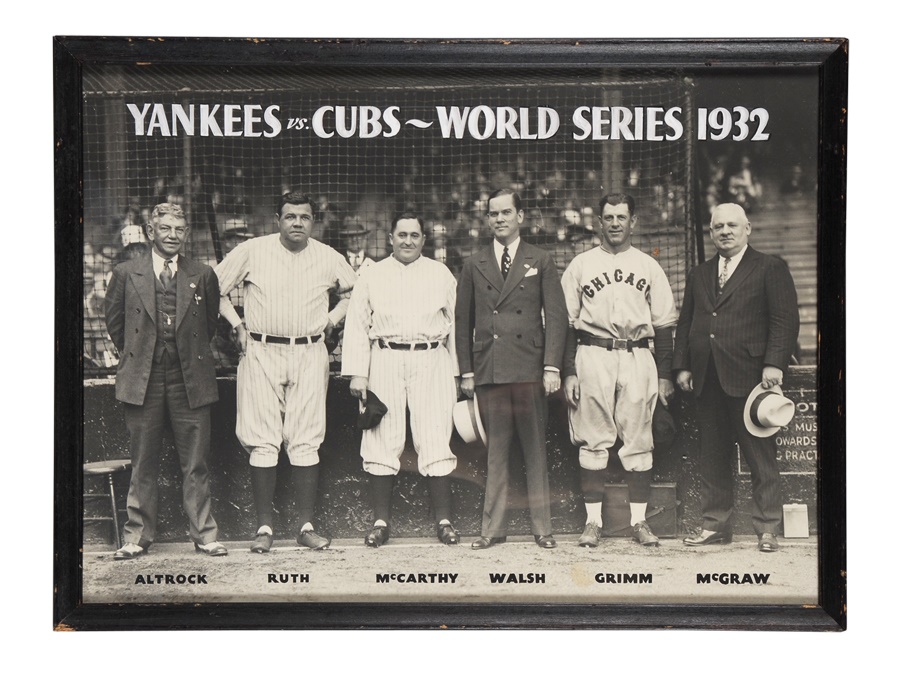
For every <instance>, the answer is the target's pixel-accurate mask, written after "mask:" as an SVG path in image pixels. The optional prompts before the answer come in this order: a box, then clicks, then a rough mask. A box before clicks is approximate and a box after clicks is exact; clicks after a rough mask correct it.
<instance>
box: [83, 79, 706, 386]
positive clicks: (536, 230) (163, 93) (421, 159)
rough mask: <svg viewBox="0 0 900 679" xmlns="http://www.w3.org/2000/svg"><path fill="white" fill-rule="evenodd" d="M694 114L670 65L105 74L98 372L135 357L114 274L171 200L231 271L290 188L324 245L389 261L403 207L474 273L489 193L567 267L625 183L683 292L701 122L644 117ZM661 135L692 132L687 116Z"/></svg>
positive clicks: (92, 110) (96, 296) (90, 323)
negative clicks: (589, 75) (667, 72)
mask: <svg viewBox="0 0 900 679" xmlns="http://www.w3.org/2000/svg"><path fill="white" fill-rule="evenodd" d="M600 107H605V109H604V110H600V111H597V110H596V109H599V108H600ZM613 107H618V108H619V109H620V110H621V111H627V112H634V111H640V112H641V113H639V114H638V115H637V116H636V115H635V114H634V113H622V114H620V115H619V120H618V122H619V128H618V129H619V130H620V133H619V134H618V135H617V136H618V137H619V138H618V139H615V138H609V137H610V125H609V118H610V115H611V113H610V111H611V110H612V108H613ZM690 107H691V99H690V86H689V85H688V84H687V83H686V82H685V81H684V80H683V79H682V78H680V77H678V76H677V75H676V74H674V73H673V74H672V76H671V77H660V71H659V70H658V69H657V70H654V72H653V75H652V76H651V75H650V74H649V73H640V72H636V71H618V72H610V71H604V72H603V73H602V74H601V73H599V72H598V73H597V76H596V79H588V80H581V81H579V82H572V81H571V75H566V74H563V73H560V74H558V75H556V76H554V75H553V74H552V73H544V74H541V77H540V81H539V82H538V83H535V82H531V81H529V79H528V77H526V76H525V75H523V74H522V73H518V74H516V73H498V72H496V71H494V72H491V73H486V72H485V71H484V70H479V71H466V70H460V69H457V70H454V71H446V72H444V71H436V70H434V69H432V70H430V71H429V72H428V73H425V72H424V71H423V72H421V73H417V71H416V70H415V69H410V68H406V69H404V71H403V73H402V74H401V73H397V72H391V71H390V70H386V69H381V70H378V71H375V70H372V71H367V70H361V69H354V74H353V75H347V73H346V72H341V73H329V72H327V71H316V72H309V71H304V72H298V70H296V69H295V70H291V69H283V70H273V69H265V70H262V69H228V70H227V71H226V70H225V69H221V70H219V71H212V70H209V69H206V70H204V69H196V70H189V69H187V68H184V67H181V68H178V69H177V70H176V69H172V70H168V71H167V70H165V69H164V68H161V67H160V68H152V69H151V68H144V69H140V68H136V67H115V68H114V67H104V68H103V69H102V70H97V71H92V72H86V73H85V77H84V149H85V157H84V179H85V181H84V295H85V305H84V307H85V329H84V365H85V375H86V376H97V375H105V374H110V373H112V372H113V370H114V368H115V365H116V363H117V356H116V350H115V348H114V347H113V346H112V343H111V341H110V340H109V338H108V336H107V334H106V328H105V326H104V321H103V299H104V295H105V289H106V285H107V283H108V281H109V277H110V274H111V271H112V269H113V267H114V266H115V265H116V264H117V263H118V262H120V261H123V260H124V259H126V258H129V257H133V256H136V255H139V254H140V253H141V252H144V251H146V248H147V247H148V246H147V244H146V235H145V232H144V228H143V227H144V225H146V224H147V223H148V222H149V215H150V212H151V210H152V208H153V206H154V205H156V204H158V203H162V202H171V203H179V204H181V205H182V206H183V208H184V210H185V213H186V215H187V220H188V224H189V225H190V226H191V232H190V236H189V241H188V243H187V246H186V250H185V254H186V255H187V256H189V257H191V258H192V259H195V260H199V261H202V262H206V263H208V264H210V265H212V266H215V264H216V263H217V262H219V261H221V259H222V257H223V256H225V255H227V253H228V252H229V250H230V249H232V248H233V247H235V246H236V245H237V244H238V243H240V242H242V241H243V240H245V239H246V238H248V237H250V236H261V235H265V234H269V233H274V232H275V231H277V226H276V222H275V219H274V212H275V202H276V199H277V197H278V196H280V195H281V194H282V193H283V192H285V191H289V190H299V191H301V192H303V193H306V194H308V195H309V196H310V197H311V198H312V199H313V202H314V204H315V206H316V213H317V214H316V227H315V230H314V234H313V235H314V237H316V238H318V239H320V240H322V241H324V242H325V243H327V244H329V245H331V246H333V247H334V248H336V249H337V250H338V251H339V252H342V253H345V254H346V253H347V252H348V251H357V250H360V249H363V250H365V251H366V253H367V256H368V257H370V258H372V259H376V260H377V259H381V258H383V257H385V256H387V255H388V254H390V245H389V243H388V238H387V234H388V233H389V231H390V222H391V218H392V215H393V214H394V213H396V212H397V211H399V210H402V209H411V210H414V211H416V212H417V213H418V214H419V215H420V216H421V218H422V221H423V225H424V227H425V232H426V235H427V240H426V249H425V254H426V255H428V256H431V257H435V258H436V259H440V260H442V261H444V262H445V263H446V264H447V265H448V266H449V267H450V268H451V270H453V271H454V273H458V272H459V269H460V267H461V264H462V260H463V259H464V258H465V257H467V256H469V255H471V254H472V253H473V252H474V251H476V250H477V249H479V248H481V247H483V246H484V245H485V244H487V243H489V242H490V238H491V234H490V229H489V227H488V222H487V217H486V211H487V197H488V194H489V193H490V192H491V191H492V190H494V189H497V188H506V187H508V188H512V189H514V190H516V191H517V192H518V193H519V194H520V195H521V197H522V200H523V203H524V210H525V215H526V216H525V223H524V225H523V228H522V234H523V237H524V238H525V239H526V240H527V241H529V242H532V243H534V244H536V245H539V246H541V247H544V248H547V249H548V250H550V251H552V252H553V255H554V257H555V259H556V262H557V266H558V268H559V272H560V274H562V272H563V271H564V270H565V268H566V266H567V265H568V263H569V262H570V261H571V260H572V258H573V257H574V256H575V255H576V254H578V253H580V252H583V251H585V250H586V249H589V248H591V247H593V246H594V245H596V244H597V243H598V242H599V239H598V236H597V232H596V228H597V225H598V219H597V217H598V215H597V214H596V205H597V202H598V199H599V198H600V197H601V196H602V195H604V194H606V193H610V192H625V193H629V194H631V195H632V196H634V198H635V200H636V204H637V210H636V214H637V216H638V218H639V222H638V226H637V229H636V231H635V235H634V241H633V242H634V245H635V246H636V247H638V248H639V249H641V250H642V251H644V252H647V253H649V254H651V255H652V256H653V257H655V258H657V259H658V260H659V262H660V264H661V265H662V267H663V269H664V270H665V272H666V274H667V275H668V277H669V282H670V284H671V286H672V289H673V291H674V293H675V297H676V300H677V301H678V302H679V303H680V300H681V296H682V291H683V288H684V283H685V277H686V273H687V271H688V269H689V267H690V266H691V264H692V263H693V259H694V254H693V239H692V227H689V225H692V224H693V221H694V220H693V217H692V214H691V213H692V200H691V195H690V193H691V192H690V190H689V188H688V187H690V186H692V177H691V167H692V155H693V150H692V148H691V146H690V141H689V140H690V137H691V134H690V133H689V132H688V131H685V132H684V134H681V135H680V138H678V139H667V140H665V141H664V142H663V143H661V141H660V140H658V139H653V138H652V137H653V136H654V135H653V132H654V130H650V133H649V134H648V131H647V125H646V120H645V119H639V116H640V115H642V114H643V113H644V112H646V111H648V110H649V109H651V108H656V109H659V110H661V111H671V110H673V109H679V112H678V113H676V114H675V115H676V117H677V118H678V119H679V120H680V121H682V124H683V125H684V126H687V125H688V122H687V121H689V120H690V119H691V115H690ZM651 115H652V114H651ZM626 116H631V119H628V118H627V117H626ZM659 118H660V120H662V114H660V116H659ZM604 125H605V127H604ZM656 132H657V133H662V134H665V133H672V136H675V135H674V128H673V127H671V126H666V125H662V126H657V129H656ZM629 135H630V137H631V138H629ZM596 137H600V138H596ZM647 137H651V139H648V138H647ZM355 263H356V261H355V260H351V264H355ZM233 301H234V302H235V304H236V305H237V306H239V305H240V301H241V300H240V290H238V291H236V292H235V293H234V294H233ZM219 335H220V336H219V337H217V338H216V341H215V344H216V345H217V346H216V354H217V360H218V363H219V367H220V369H221V370H223V371H227V370H229V369H233V368H234V366H235V365H236V362H237V353H236V351H235V350H234V348H233V346H232V345H231V341H230V338H229V336H228V332H227V327H225V328H222V329H221V330H220V333H219ZM335 358H336V359H338V358H339V356H336V357H335Z"/></svg>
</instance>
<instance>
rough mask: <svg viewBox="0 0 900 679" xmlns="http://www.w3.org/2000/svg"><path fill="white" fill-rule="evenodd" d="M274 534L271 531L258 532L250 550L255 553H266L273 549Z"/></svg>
mask: <svg viewBox="0 0 900 679" xmlns="http://www.w3.org/2000/svg"><path fill="white" fill-rule="evenodd" d="M273 539H274V538H273V536H272V534H271V533H257V534H256V536H255V537H254V538H253V544H252V545H250V551H251V552H253V553H254V554H265V553H267V552H268V551H269V550H270V549H272V540H273Z"/></svg>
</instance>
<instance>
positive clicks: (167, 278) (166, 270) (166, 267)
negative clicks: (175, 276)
mask: <svg viewBox="0 0 900 679" xmlns="http://www.w3.org/2000/svg"><path fill="white" fill-rule="evenodd" d="M171 264H172V260H171V259H167V260H166V261H165V262H163V270H162V271H160V272H159V280H160V282H161V283H162V284H163V287H164V288H167V289H168V287H169V285H171V283H172V269H171V268H170V265H171Z"/></svg>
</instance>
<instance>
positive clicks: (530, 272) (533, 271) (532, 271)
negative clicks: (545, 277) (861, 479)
mask: <svg viewBox="0 0 900 679" xmlns="http://www.w3.org/2000/svg"><path fill="white" fill-rule="evenodd" d="M537 275H538V270H537V269H528V273H526V274H525V276H524V278H528V277H529V276H537Z"/></svg>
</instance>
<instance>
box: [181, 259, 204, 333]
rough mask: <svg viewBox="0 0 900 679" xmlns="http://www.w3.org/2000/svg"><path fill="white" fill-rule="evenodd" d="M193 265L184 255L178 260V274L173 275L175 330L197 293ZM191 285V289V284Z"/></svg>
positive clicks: (197, 275)
mask: <svg viewBox="0 0 900 679" xmlns="http://www.w3.org/2000/svg"><path fill="white" fill-rule="evenodd" d="M198 277H199V274H198V273H195V270H194V265H193V262H191V260H189V259H188V258H187V257H185V256H184V255H181V256H180V257H179V258H178V273H177V274H176V275H175V295H176V297H175V305H176V306H175V329H176V330H177V329H178V326H179V325H181V321H183V320H184V317H185V316H186V315H187V311H188V309H189V308H190V306H191V301H192V300H193V297H194V295H195V294H196V293H197V278H198ZM192 283H193V287H191V284H192Z"/></svg>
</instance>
